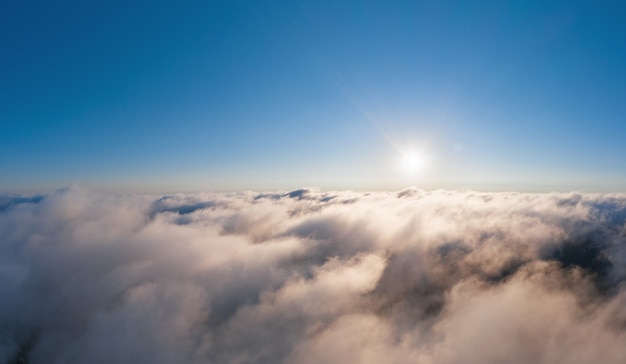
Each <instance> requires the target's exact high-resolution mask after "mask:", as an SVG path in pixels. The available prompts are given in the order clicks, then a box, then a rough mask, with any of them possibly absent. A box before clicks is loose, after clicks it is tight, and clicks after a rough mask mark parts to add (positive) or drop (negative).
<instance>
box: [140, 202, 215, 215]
mask: <svg viewBox="0 0 626 364" xmlns="http://www.w3.org/2000/svg"><path fill="white" fill-rule="evenodd" d="M159 201H160V200H157V202H156V203H155V204H154V205H153V207H152V209H151V212H150V216H151V217H154V216H155V215H156V214H159V213H162V212H175V213H177V214H179V215H187V214H190V213H192V212H195V211H198V210H203V209H208V208H212V207H215V206H217V205H218V204H217V203H216V202H214V201H206V202H198V203H193V204H183V205H178V206H160V203H159Z"/></svg>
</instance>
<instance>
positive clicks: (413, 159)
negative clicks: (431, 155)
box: [400, 152, 426, 174]
mask: <svg viewBox="0 0 626 364" xmlns="http://www.w3.org/2000/svg"><path fill="white" fill-rule="evenodd" d="M401 158H402V159H401V161H400V166H401V168H402V170H403V171H404V172H405V173H407V174H416V173H419V172H421V171H422V170H423V169H424V167H425V165H426V159H425V158H424V156H423V155H422V154H420V153H416V152H408V153H405V154H404V155H402V157H401Z"/></svg>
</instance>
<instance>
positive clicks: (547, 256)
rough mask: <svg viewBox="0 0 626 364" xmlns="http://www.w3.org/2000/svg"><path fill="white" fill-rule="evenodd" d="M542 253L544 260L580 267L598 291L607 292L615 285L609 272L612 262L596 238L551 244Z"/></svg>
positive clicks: (565, 265)
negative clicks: (589, 276) (587, 274)
mask: <svg viewBox="0 0 626 364" xmlns="http://www.w3.org/2000/svg"><path fill="white" fill-rule="evenodd" d="M550 249H551V250H548V251H546V252H545V253H544V256H543V257H542V258H543V259H544V260H548V261H556V262H558V263H560V264H561V266H562V267H563V268H566V269H567V268H575V267H576V268H580V269H583V270H584V271H586V272H587V273H589V274H590V275H591V276H592V277H593V282H594V284H595V285H596V288H597V289H598V291H599V292H600V293H603V294H609V293H610V292H612V288H614V286H615V282H611V280H610V274H611V270H612V268H613V264H612V263H611V261H610V260H609V258H608V256H607V255H606V253H605V251H604V249H603V247H602V245H601V244H600V243H599V242H598V240H597V239H593V238H584V239H581V240H567V241H564V242H562V243H561V244H559V245H556V246H552V247H551V248H550Z"/></svg>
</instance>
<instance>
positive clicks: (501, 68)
mask: <svg viewBox="0 0 626 364" xmlns="http://www.w3.org/2000/svg"><path fill="white" fill-rule="evenodd" d="M622 4H623V3H622V2H620V1H611V2H602V1H593V2H592V1H588V2H580V1H515V2H513V1H510V2H505V1H434V0H433V1H365V0H358V1H357V0H354V1H304V0H295V1H238V0H235V1H197V2H195V1H184V2H173V1H172V2H163V1H154V0H153V1H39V2H37V1H23V0H5V1H2V2H1V3H0V49H1V51H0V171H1V172H0V192H2V191H3V192H20V191H25V190H37V189H48V188H57V187H63V186H67V185H70V184H74V183H78V184H80V185H85V186H89V187H92V188H99V189H111V190H127V191H138V192H141V191H156V190H162V191H174V190H233V189H242V188H243V189H257V190H262V189H290V188H296V187H301V186H319V187H321V188H323V189H345V188H351V189H397V188H401V187H404V186H407V185H416V186H419V187H423V188H427V189H431V188H476V189H483V190H539V191H548V190H571V189H579V190H585V191H626V158H625V157H624V156H626V141H625V139H626V102H625V100H626V98H625V96H626V22H624V19H625V18H626V5H622ZM407 149H412V150H416V151H418V152H420V153H422V155H423V156H425V157H427V158H428V163H427V165H426V166H425V167H424V168H423V169H422V170H421V171H419V173H415V174H412V175H406V174H404V173H402V172H401V171H399V170H398V167H397V164H398V160H399V159H400V158H401V157H402V153H403V151H404V150H407Z"/></svg>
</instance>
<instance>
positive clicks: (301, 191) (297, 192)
mask: <svg viewBox="0 0 626 364" xmlns="http://www.w3.org/2000/svg"><path fill="white" fill-rule="evenodd" d="M309 192H310V191H309V190H307V189H306V188H301V189H298V190H295V191H291V192H288V193H287V194H286V195H285V196H287V197H289V198H294V199H298V200H302V199H303V198H304V196H305V195H307V194H308V193H309Z"/></svg>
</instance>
